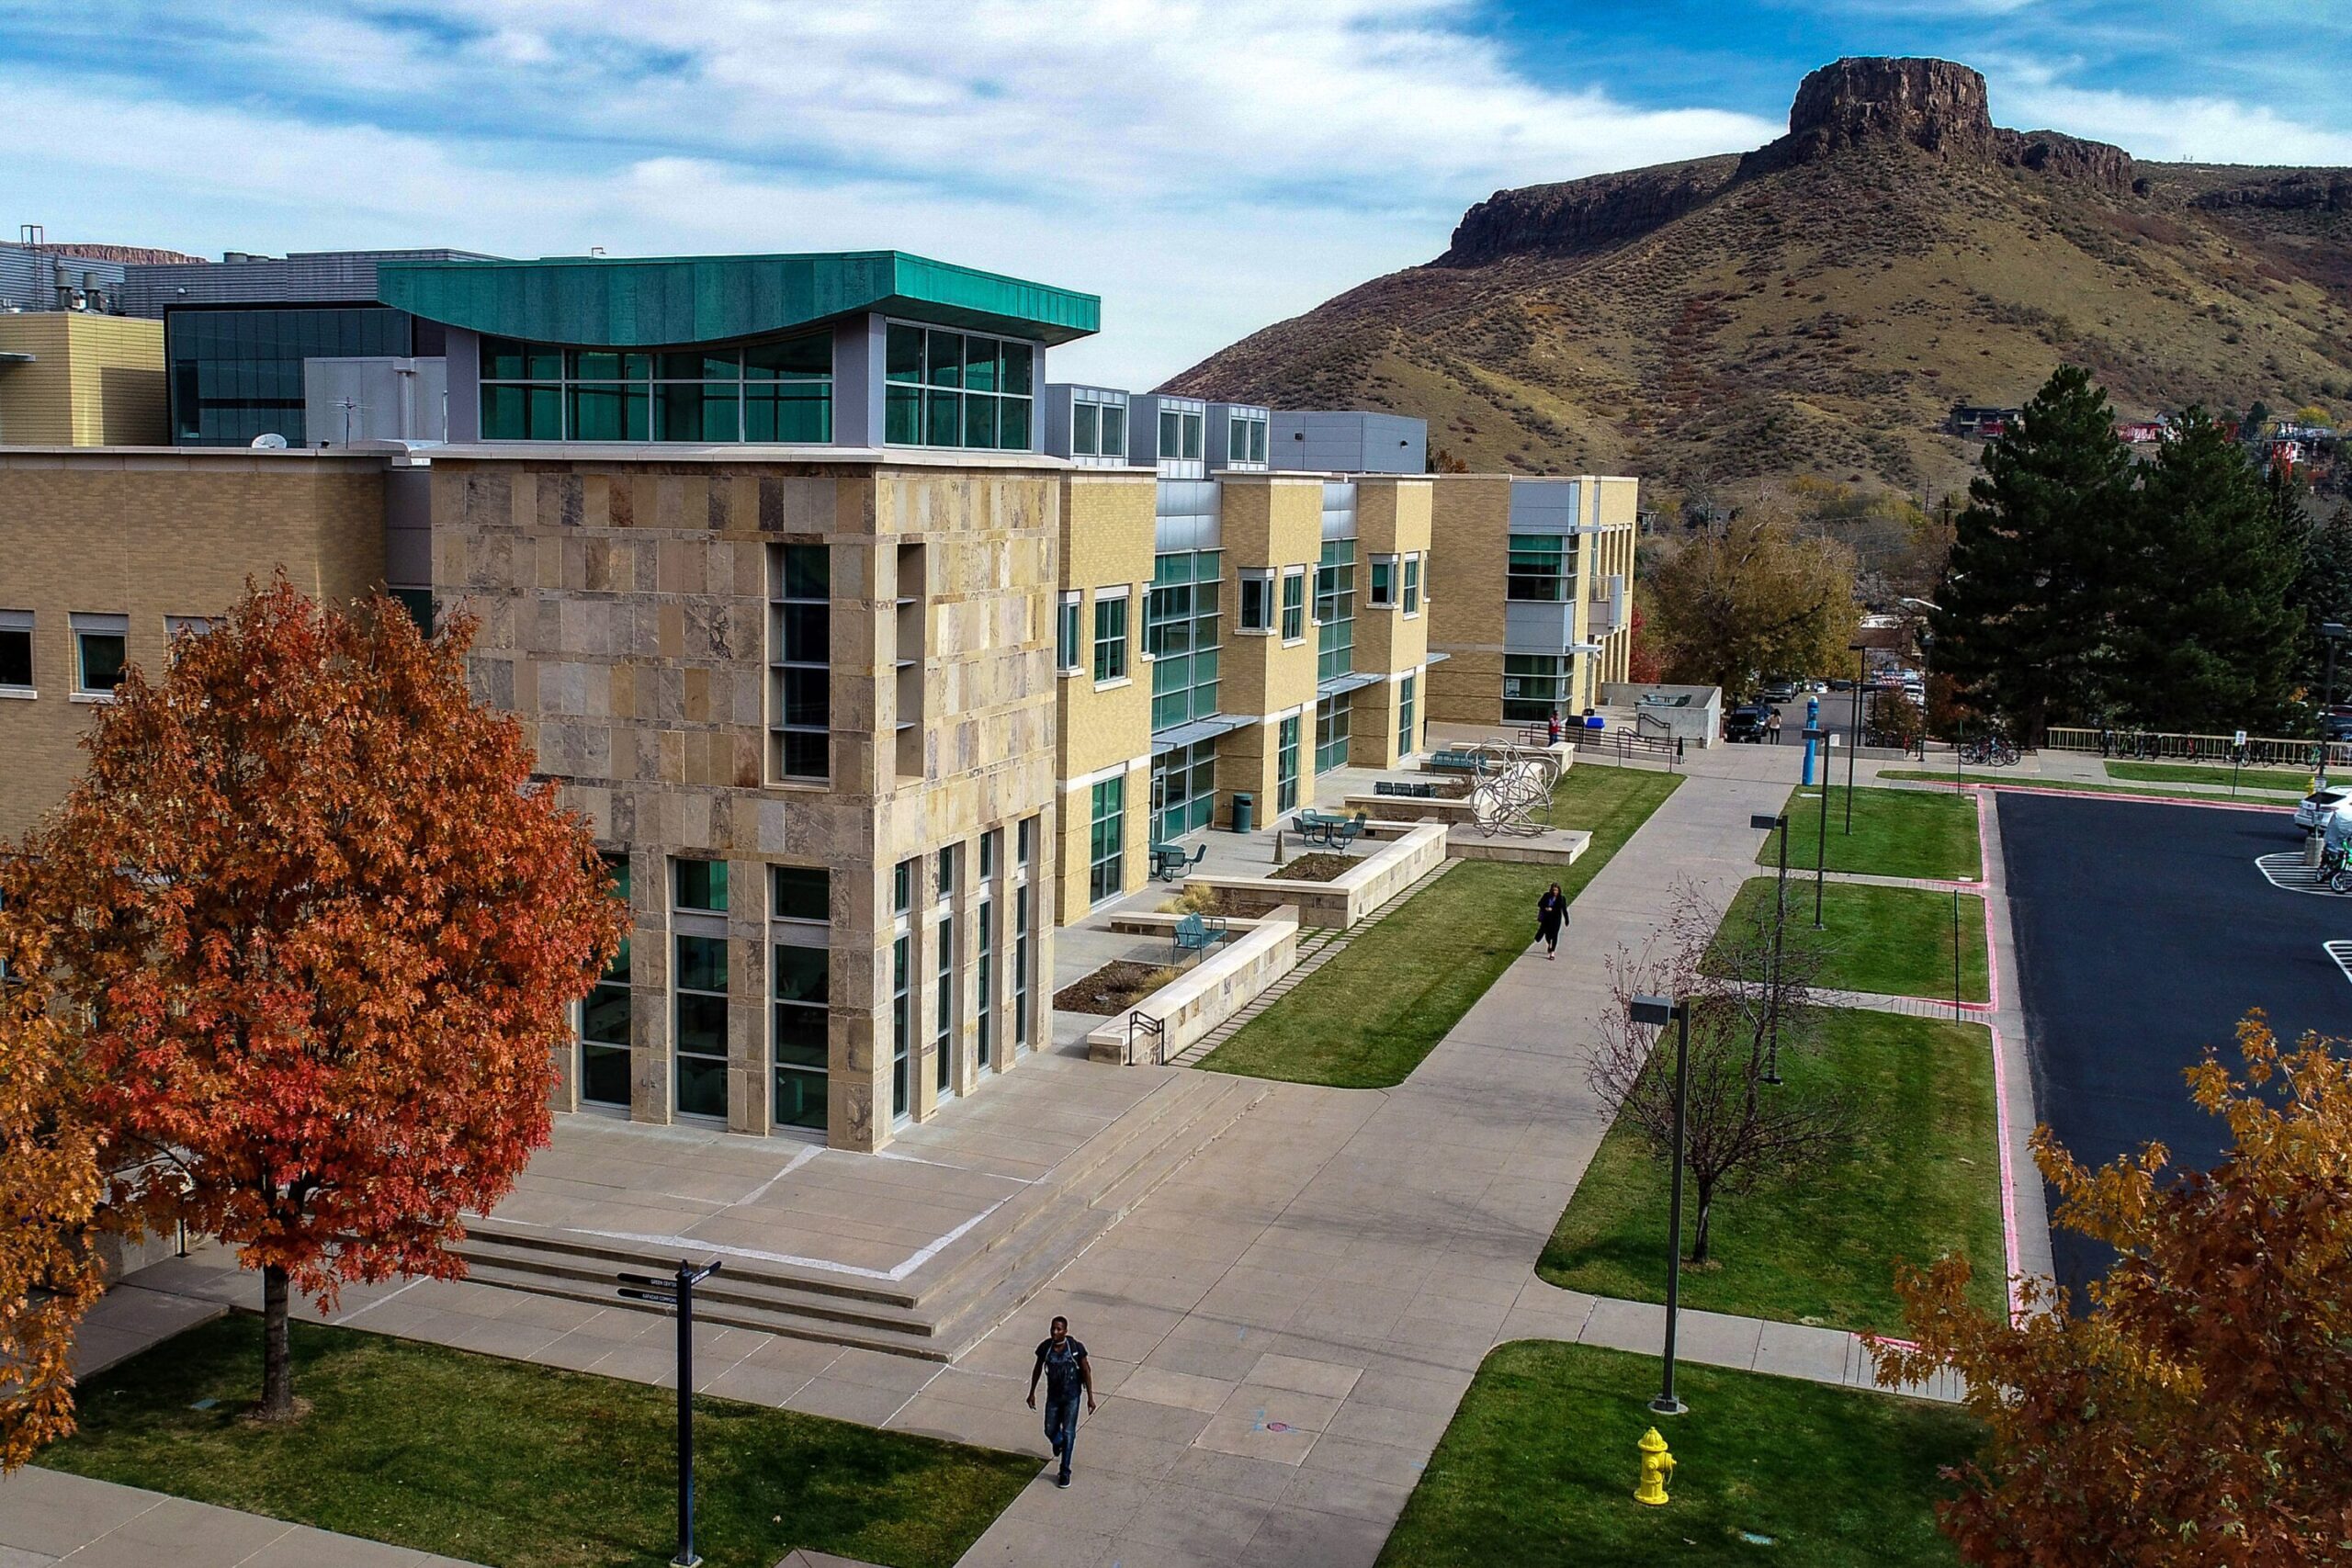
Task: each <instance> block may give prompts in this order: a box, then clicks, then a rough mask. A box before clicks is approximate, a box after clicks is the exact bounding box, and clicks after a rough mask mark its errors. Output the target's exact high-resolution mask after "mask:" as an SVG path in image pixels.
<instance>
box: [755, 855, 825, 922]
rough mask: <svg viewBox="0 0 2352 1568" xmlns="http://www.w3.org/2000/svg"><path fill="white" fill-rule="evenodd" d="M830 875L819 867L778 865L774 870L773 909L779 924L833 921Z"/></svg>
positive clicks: (770, 911)
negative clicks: (786, 921) (802, 921)
mask: <svg viewBox="0 0 2352 1568" xmlns="http://www.w3.org/2000/svg"><path fill="white" fill-rule="evenodd" d="M831 886H832V874H831V873H830V872H828V871H827V870H826V869H825V868H824V867H823V866H821V865H780V866H777V867H776V868H775V908H773V909H771V910H769V911H768V912H769V913H770V914H771V915H774V916H775V918H776V919H781V920H824V919H831V918H832V908H831V902H830V900H829V897H828V894H829V890H830V889H831Z"/></svg>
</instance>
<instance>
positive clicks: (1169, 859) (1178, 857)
mask: <svg viewBox="0 0 2352 1568" xmlns="http://www.w3.org/2000/svg"><path fill="white" fill-rule="evenodd" d="M1208 852H1209V847H1208V846H1207V845H1206V844H1201V845H1198V846H1196V847H1195V848H1194V849H1193V852H1192V854H1191V855H1190V856H1187V855H1186V854H1185V853H1184V848H1183V846H1182V844H1154V845H1152V846H1151V874H1152V875H1154V876H1156V877H1158V878H1159V880H1160V881H1162V882H1173V881H1175V880H1176V879H1177V878H1178V877H1180V876H1182V875H1183V874H1185V873H1186V872H1188V871H1190V870H1192V869H1193V867H1194V866H1196V865H1198V864H1200V863H1201V862H1202V861H1203V860H1204V859H1205V858H1207V855H1208Z"/></svg>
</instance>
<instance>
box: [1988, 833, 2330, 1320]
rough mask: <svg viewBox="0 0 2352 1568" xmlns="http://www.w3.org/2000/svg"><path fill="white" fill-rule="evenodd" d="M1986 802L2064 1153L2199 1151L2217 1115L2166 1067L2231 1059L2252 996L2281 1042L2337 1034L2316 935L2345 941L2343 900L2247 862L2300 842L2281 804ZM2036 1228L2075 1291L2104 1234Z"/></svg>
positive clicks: (2039, 1067)
mask: <svg viewBox="0 0 2352 1568" xmlns="http://www.w3.org/2000/svg"><path fill="white" fill-rule="evenodd" d="M1996 798H1997V800H1998V802H1999V810H2000V814H2001V842H2002V850H2003V858H2004V861H2005V863H2006V869H2007V878H2008V891H2009V897H2010V900H2011V904H2012V907H2013V909H2014V912H2015V917H2016V922H2017V938H2018V969H2019V972H2020V973H2019V981H2020V987H2019V988H2020V990H2021V992H2022V1001H2023V1006H2024V1009H2025V1015H2026V1021H2027V1025H2028V1029H2029V1031H2030V1034H2031V1037H2032V1040H2033V1043H2034V1089H2035V1104H2036V1106H2037V1107H2038V1108H2039V1111H2040V1114H2041V1119H2042V1121H2044V1122H2047V1123H2048V1124H2049V1125H2050V1126H2051V1127H2052V1128H2053V1129H2054V1130H2055V1131H2056V1132H2057V1134H2058V1135H2059V1137H2060V1139H2061V1140H2062V1141H2063V1142H2064V1144H2065V1145H2066V1146H2067V1147H2068V1148H2069V1149H2071V1150H2073V1151H2074V1154H2075V1157H2076V1158H2077V1159H2080V1160H2082V1161H2083V1162H2085V1163H2086V1164H2089V1165H2101V1164H2105V1163H2106V1162H2108V1161H2109V1160H2111V1159H2113V1158H2114V1157H2115V1156H2118V1155H2120V1154H2124V1153H2127V1152H2130V1151H2132V1150H2135V1149H2137V1148H2138V1147H2139V1146H2140V1145H2142V1144H2144V1143H2147V1142H2149V1141H2151V1140H2159V1141H2161V1142H2163V1143H2164V1144H2165V1146H2166V1147H2167V1148H2169V1149H2170V1150H2171V1151H2172V1155H2173V1159H2174V1161H2175V1163H2176V1164H2178V1165H2184V1166H2190V1167H2201V1166H2206V1165H2210V1164H2211V1163H2213V1161H2214V1160H2215V1159H2216V1158H2217V1157H2218V1156H2219V1154H2220V1152H2221V1149H2222V1141H2223V1139H2224V1137H2225V1136H2226V1129H2225V1128H2224V1127H2223V1125H2222V1122H2221V1121H2220V1120H2219V1119H2218V1118H2215V1117H2211V1116H2208V1115H2206V1114H2205V1113H2204V1112H2202V1111H2199V1110H2198V1109H2197V1108H2196V1107H2195V1106H2194V1105H2192V1104H2190V1103H2189V1101H2188V1088H2187V1086H2186V1085H2185V1084H2184V1083H2183V1082H2182V1080H2181V1076H2180V1075H2181V1070H2182V1069H2183V1068H2186V1067H2188V1066H2194V1065H2195V1064H2196V1062H2197V1061H2198V1060H2199V1057H2200V1056H2201V1055H2202V1053H2203V1050H2204V1047H2205V1046H2207V1045H2209V1044H2211V1045H2215V1046H2218V1047H2221V1048H2222V1049H2223V1051H2224V1052H2225V1053H2227V1054H2228V1055H2227V1056H2226V1059H2228V1060H2230V1061H2232V1062H2234V1061H2235V1055H2234V1051H2233V1039H2234V1033H2235V1030H2236V1026H2237V1021H2238V1020H2239V1019H2240V1018H2242V1017H2244V1016H2245V1013H2246V1012H2247V1011H2248V1010H2251V1009H2253V1008H2256V1007H2259V1008H2261V1009H2262V1010H2264V1011H2265V1012H2266V1013H2267V1014H2268V1015H2269V1019H2270V1023H2271V1027H2272V1028H2273V1029H2274V1030H2276V1031H2277V1032H2278V1034H2279V1035H2280V1036H2281V1037H2282V1038H2285V1039H2290V1040H2291V1039H2292V1038H2294V1037H2296V1036H2298V1035H2300V1034H2301V1033H2302V1032H2303V1031H2305V1030H2307V1029H2316V1030H2319V1031H2320V1032H2323V1033H2331V1034H2336V1035H2342V1036H2352V982H2347V981H2346V977H2345V975H2344V972H2343V971H2342V970H2340V969H2339V968H2337V967H2336V965H2335V962H2334V960H2332V959H2330V958H2329V957H2328V956H2327V954H2326V953H2324V952H2323V951H2322V950H2321V946H2320V944H2321V943H2322V942H2326V941H2331V940H2335V939H2341V938H2352V897H2337V896H2327V897H2320V896H2314V895H2312V894H2307V893H2295V892H2289V891H2286V890H2284V889H2281V888H2278V887H2274V886H2271V885H2270V883H2269V882H2268V881H2267V879H2265V878H2264V877H2263V875H2262V874H2261V873H2260V872H2258V871H2257V870H2256V868H2255V863H2254V861H2255V857H2256V855H2261V854H2270V853H2275V852H2279V851H2282V850H2292V849H2295V848H2297V847H2298V846H2299V845H2300V843H2301V834H2299V833H2298V832H2297V831H2296V830H2295V829H2294V826H2293V823H2292V821H2291V819H2290V817H2289V816H2288V814H2287V813H2286V812H2284V811H2275V812H2260V813H2257V812H2251V811H2222V810H2215V809H2212V808H2211V807H2197V806H2156V805H2147V804H2143V803H2140V802H2136V801H2114V800H2095V799H2073V800H2070V799H2065V798H2063V797H2060V796H2055V795H2012V794H2006V793H2005V794H2002V795H1998V796H1997V797H1996ZM2051 1241H2052V1250H2053V1252H2054V1254H2055V1258H2056V1265H2057V1270H2058V1278H2059V1280H2060V1282H2061V1283H2063V1284H2065V1285H2067V1286H2069V1287H2071V1288H2074V1289H2075V1290H2076V1292H2077V1293H2078V1294H2079V1291H2080V1287H2081V1284H2082V1282H2083V1280H2085V1279H2086V1277H2095V1276H2096V1275H2097V1274H2098V1273H2100V1272H2103V1271H2104V1269H2105V1268H2106V1263H2107V1257H2108V1254H2107V1252H2106V1249H2105V1248H2104V1247H2098V1246H2096V1245H2095V1244H2093V1243H2091V1242H2089V1241H2087V1240H2086V1239H2085V1238H2084V1237H2081V1236H2077V1235H2071V1234H2069V1233H2066V1232H2064V1231H2060V1232H2056V1233H2054V1234H2053V1235H2052V1237H2051Z"/></svg>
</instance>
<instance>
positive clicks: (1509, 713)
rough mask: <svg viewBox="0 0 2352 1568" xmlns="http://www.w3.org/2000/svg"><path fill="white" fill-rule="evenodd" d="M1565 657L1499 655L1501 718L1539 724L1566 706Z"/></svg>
mask: <svg viewBox="0 0 2352 1568" xmlns="http://www.w3.org/2000/svg"><path fill="white" fill-rule="evenodd" d="M1568 666H1569V660H1568V657H1567V656H1566V654H1557V653H1506V654H1504V655H1503V717H1504V718H1505V719H1506V720H1525V721H1528V722H1531V723H1542V722H1543V721H1544V720H1546V719H1549V718H1550V717H1551V716H1552V715H1553V714H1554V713H1555V712H1560V711H1563V710H1565V709H1566V706H1567V705H1568Z"/></svg>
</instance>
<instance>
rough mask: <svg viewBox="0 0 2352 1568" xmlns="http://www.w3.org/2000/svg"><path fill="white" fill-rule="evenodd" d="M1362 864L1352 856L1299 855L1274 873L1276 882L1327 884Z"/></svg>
mask: <svg viewBox="0 0 2352 1568" xmlns="http://www.w3.org/2000/svg"><path fill="white" fill-rule="evenodd" d="M1362 864H1363V862H1362V861H1360V860H1358V859H1356V857H1355V856H1353V855H1327V854H1311V855H1301V856H1299V857H1298V858H1297V859H1296V860H1295V861H1290V862H1288V863H1285V864H1283V866H1282V868H1281V869H1279V870H1278V871H1276V872H1275V873H1274V876H1273V879H1274V880H1275V881H1277V882H1329V881H1332V880H1333V879H1335V878H1337V877H1340V876H1344V875H1346V874H1348V873H1349V872H1351V871H1353V870H1354V869H1355V868H1356V867H1357V866H1359V865H1362Z"/></svg>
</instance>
